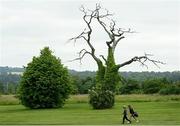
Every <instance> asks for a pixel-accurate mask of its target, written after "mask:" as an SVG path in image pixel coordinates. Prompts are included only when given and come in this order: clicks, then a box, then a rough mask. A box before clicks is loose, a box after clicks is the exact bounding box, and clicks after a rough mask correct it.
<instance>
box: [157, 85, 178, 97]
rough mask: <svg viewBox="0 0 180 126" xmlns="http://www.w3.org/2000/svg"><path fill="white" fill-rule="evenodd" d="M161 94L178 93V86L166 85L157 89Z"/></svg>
mask: <svg viewBox="0 0 180 126" xmlns="http://www.w3.org/2000/svg"><path fill="white" fill-rule="evenodd" d="M159 94H161V95H170V94H176V95H178V94H180V87H178V86H176V85H171V86H167V87H165V88H162V89H161V90H160V91H159Z"/></svg>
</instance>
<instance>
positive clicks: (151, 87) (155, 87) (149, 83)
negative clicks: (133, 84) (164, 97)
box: [142, 79, 165, 94]
mask: <svg viewBox="0 0 180 126" xmlns="http://www.w3.org/2000/svg"><path fill="white" fill-rule="evenodd" d="M163 86H165V84H163V83H162V82H161V81H159V80H158V79H151V80H146V81H145V82H144V84H143V85H142V88H143V92H144V93H145V94H153V93H158V92H159V90H160V89H161V88H162V87H163Z"/></svg>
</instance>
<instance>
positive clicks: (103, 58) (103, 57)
mask: <svg viewBox="0 0 180 126" xmlns="http://www.w3.org/2000/svg"><path fill="white" fill-rule="evenodd" d="M100 57H102V59H103V60H104V62H105V64H107V60H106V58H105V57H104V56H103V55H100Z"/></svg>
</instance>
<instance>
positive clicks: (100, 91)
mask: <svg viewBox="0 0 180 126" xmlns="http://www.w3.org/2000/svg"><path fill="white" fill-rule="evenodd" d="M119 81H120V76H119V74H118V69H117V67H116V64H115V60H114V54H113V50H112V48H111V47H109V48H108V56H107V60H106V66H104V65H103V64H101V65H99V66H98V71H97V74H96V82H97V83H96V87H95V88H94V89H92V90H90V92H89V94H90V104H91V105H92V106H93V108H94V109H106V108H111V107H113V105H114V102H115V91H116V87H117V84H118V83H119Z"/></svg>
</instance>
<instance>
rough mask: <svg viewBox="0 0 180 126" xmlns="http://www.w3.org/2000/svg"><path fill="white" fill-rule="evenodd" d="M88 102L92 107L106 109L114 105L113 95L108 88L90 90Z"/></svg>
mask: <svg viewBox="0 0 180 126" xmlns="http://www.w3.org/2000/svg"><path fill="white" fill-rule="evenodd" d="M89 97H90V100H89V103H90V105H91V106H92V107H93V108H94V109H107V108H112V107H113V106H114V101H115V95H114V93H113V92H112V91H109V90H106V91H104V90H94V89H92V90H90V91H89Z"/></svg>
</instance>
